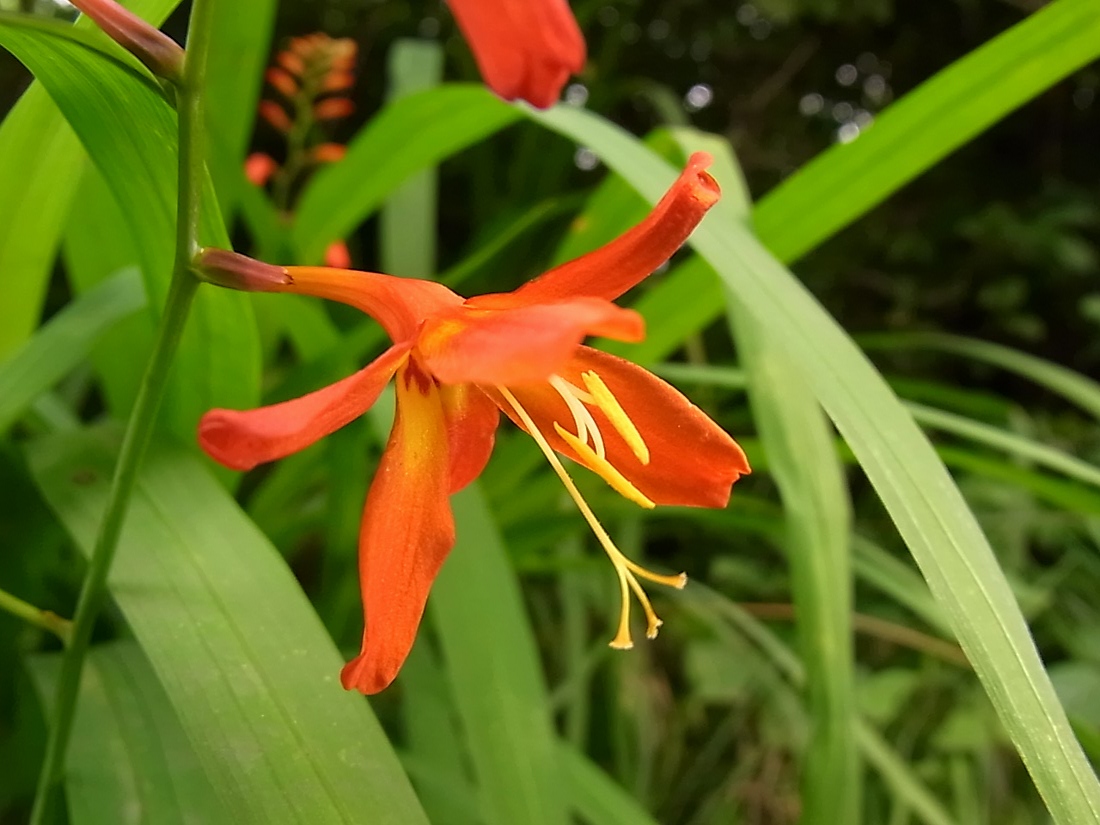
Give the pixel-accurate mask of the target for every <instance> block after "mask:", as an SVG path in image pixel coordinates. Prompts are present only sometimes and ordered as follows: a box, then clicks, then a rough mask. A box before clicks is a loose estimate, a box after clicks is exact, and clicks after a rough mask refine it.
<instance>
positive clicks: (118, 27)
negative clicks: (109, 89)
mask: <svg viewBox="0 0 1100 825" xmlns="http://www.w3.org/2000/svg"><path fill="white" fill-rule="evenodd" d="M72 4H73V5H74V6H76V7H77V8H78V9H79V10H80V11H81V12H83V13H84V14H86V15H88V17H90V18H91V19H92V20H94V21H95V23H96V25H98V26H99V28H100V29H102V30H103V32H104V33H105V34H106V35H107V36H108V37H110V38H111V39H112V40H114V41H115V42H116V43H118V44H119V45H120V46H122V48H124V49H126V51H128V52H130V53H131V54H132V55H134V57H136V58H137V59H138V60H140V61H141V62H142V63H144V64H145V66H146V68H148V69H149V71H151V72H152V73H153V74H155V75H157V76H158V77H163V78H165V79H167V80H170V81H172V82H178V81H179V79H180V77H181V76H182V74H183V57H184V52H183V49H182V48H180V45H179V44H178V43H176V41H174V40H172V38H170V37H168V35H166V34H164V33H163V32H161V31H159V30H158V29H156V28H154V27H153V26H151V25H150V24H148V23H146V22H145V21H144V20H142V19H141V18H140V17H138V16H137V15H135V14H134V13H133V12H131V11H128V10H126V9H124V8H123V7H122V6H120V5H119V4H118V3H116V2H114V0H72Z"/></svg>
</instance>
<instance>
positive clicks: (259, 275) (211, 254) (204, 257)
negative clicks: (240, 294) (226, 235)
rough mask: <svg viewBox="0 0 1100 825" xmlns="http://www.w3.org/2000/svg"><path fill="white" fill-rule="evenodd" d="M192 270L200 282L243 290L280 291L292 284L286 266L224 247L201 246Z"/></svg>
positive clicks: (292, 281)
mask: <svg viewBox="0 0 1100 825" xmlns="http://www.w3.org/2000/svg"><path fill="white" fill-rule="evenodd" d="M193 270H194V272H195V274H196V275H198V276H199V278H200V279H201V280H203V281H206V282H207V283H211V284H217V285H218V286H224V287H228V288H229V289H240V290H243V291H245V292H279V291H281V289H280V287H285V286H287V285H289V284H292V283H294V279H293V278H291V277H290V274H289V273H288V272H287V271H286V267H285V266H274V265H273V264H265V263H264V262H263V261H257V260H256V259H255V258H249V257H248V256H247V255H241V254H240V253H238V252H230V251H229V250H226V249H211V248H207V249H203V250H202V251H201V252H199V254H198V255H197V256H195V261H194V266H193Z"/></svg>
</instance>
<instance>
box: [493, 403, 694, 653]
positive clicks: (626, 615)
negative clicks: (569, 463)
mask: <svg viewBox="0 0 1100 825" xmlns="http://www.w3.org/2000/svg"><path fill="white" fill-rule="evenodd" d="M555 389H557V388H556V387H555ZM497 391H498V392H500V394H501V395H502V396H503V397H504V399H505V400H506V401H507V402H508V403H509V404H511V406H512V409H514V410H515V411H516V415H517V416H519V419H520V421H522V422H523V426H524V427H525V428H526V429H527V432H528V433H529V434H530V435H531V437H532V438H533V439H535V443H536V444H538V445H539V449H540V450H542V453H543V455H545V456H546V460H547V461H549V462H550V466H551V467H553V468H554V472H555V473H557V474H558V478H560V479H561V483H562V484H563V485H564V486H565V490H566V492H568V493H569V497H570V498H572V499H573V501H574V503H575V504H576V505H577V509H579V510H580V511H581V515H582V516H584V520H585V521H587V522H588V526H589V527H590V528H592V532H593V533H594V534H595V535H596V539H597V540H598V541H599V542H600V546H601V547H603V549H604V552H605V553H607V556H608V558H609V559H611V563H612V564H613V565H615V572H616V573H617V574H618V576H619V589H620V591H621V594H622V609H621V611H620V613H619V629H618V632H617V633H616V634H615V638H614V639H612V640H611V642H610V645H611V647H614V648H618V649H622V650H625V649H628V648H630V647H633V646H634V642H633V641H632V640H631V638H630V591H633V592H634V595H635V596H636V597H637V599H638V601H639V602H640V603H641V605H642V609H643V610H644V611H645V615H646V636H647V637H648V638H650V639H652V638H655V637H656V635H657V629H658V628H659V627H660V626H661V620H660V619H659V618H657V614H656V613H655V612H654V610H653V606H652V605H651V604H650V602H649V597H648V596H647V595H646V593H645V591H644V590H643V589H642V586H641V584H640V583H639V582H638V579H637V576H641V577H642V578H644V579H648V580H649V581H653V582H658V583H659V584H665V585H668V586H670V587H675V588H677V589H682V588H683V587H684V585H686V584H687V576H686V575H685V574H684V573H681V574H679V575H678V576H663V575H660V574H658V573H654V572H652V571H650V570H646V569H645V568H644V567H642V566H641V565H639V564H636V563H634V562H633V561H631V560H630V559H628V558H627V557H626V556H624V555H623V553H622V551H621V550H619V548H618V547H616V546H615V543H614V542H613V541H612V540H611V537H610V536H609V535H608V534H607V531H606V530H604V528H603V525H601V524H600V522H599V521H598V520H597V519H596V516H595V514H594V513H593V512H592V508H591V507H589V506H588V502H586V501H585V500H584V498H583V497H582V496H581V494H580V491H579V490H578V489H577V485H576V484H574V483H573V479H572V478H571V477H570V476H569V473H568V472H566V470H565V467H564V466H563V465H562V463H561V461H560V459H559V458H558V456H557V454H556V453H555V452H554V448H553V447H551V446H550V443H549V442H548V441H547V440H546V437H545V436H544V435H543V434H542V432H541V431H540V430H539V428H538V427H537V426H536V425H535V422H534V420H532V418H531V416H530V415H529V414H528V412H527V410H525V409H524V408H523V406H522V405H521V404H520V403H519V401H517V400H516V398H515V396H514V395H512V393H511V392H509V391H508V389H507V388H505V387H500V386H498V387H497ZM559 392H560V390H559ZM563 395H564V394H563Z"/></svg>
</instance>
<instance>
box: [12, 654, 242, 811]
mask: <svg viewBox="0 0 1100 825" xmlns="http://www.w3.org/2000/svg"><path fill="white" fill-rule="evenodd" d="M29 667H30V671H31V675H32V676H33V677H34V681H35V686H36V687H37V688H38V692H39V695H40V697H41V699H42V701H43V705H44V706H45V707H49V704H50V700H51V699H52V698H53V695H54V685H55V684H56V681H57V676H58V671H59V670H60V667H61V658H60V656H59V655H57V654H50V655H44V656H36V657H34V658H32V659H31V660H30V661H29ZM73 733H74V736H73V744H72V747H71V748H70V749H69V753H68V757H67V759H66V763H65V771H66V774H67V776H68V783H67V787H66V794H65V796H66V798H67V800H68V803H69V819H70V821H71V823H72V825H91V823H103V822H113V823H131V822H133V823H137V822H150V823H152V822H155V823H157V825H187V823H197V822H201V823H203V825H228V823H230V822H232V821H233V820H231V819H230V818H229V815H228V813H227V812H226V810H225V808H224V807H223V806H222V804H221V800H220V799H219V798H218V797H217V795H216V794H215V793H214V789H213V787H211V785H210V783H209V782H208V781H207V779H206V774H204V773H203V771H202V767H201V766H200V764H199V761H198V759H197V758H196V757H195V752H194V750H193V749H192V748H191V744H190V742H188V741H187V738H186V736H185V735H184V732H183V729H182V728H181V727H180V723H179V720H178V719H177V718H176V715H175V713H173V712H172V707H171V705H170V704H168V697H167V696H165V694H164V688H162V687H161V686H160V683H159V682H158V681H157V678H156V676H155V674H154V673H153V671H152V669H151V668H150V667H149V662H148V660H147V659H146V658H145V656H144V655H142V652H141V649H140V648H139V647H138V646H137V645H136V644H134V643H133V642H132V641H122V642H111V643H109V644H105V645H100V646H99V647H97V648H95V649H94V650H93V651H92V652H91V654H90V655H89V656H88V662H87V664H86V665H85V668H84V676H83V682H82V683H81V688H80V701H79V703H78V705H77V712H76V718H75V720H74V722H73Z"/></svg>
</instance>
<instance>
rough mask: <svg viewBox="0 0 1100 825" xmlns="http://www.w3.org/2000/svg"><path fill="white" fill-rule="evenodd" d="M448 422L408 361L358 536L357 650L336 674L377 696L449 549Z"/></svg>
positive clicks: (400, 657)
mask: <svg viewBox="0 0 1100 825" xmlns="http://www.w3.org/2000/svg"><path fill="white" fill-rule="evenodd" d="M447 449H448V448H447V421H446V417H445V416H444V413H443V404H442V401H441V399H440V395H439V388H438V386H437V385H436V384H435V382H434V381H432V380H431V379H430V378H428V377H427V376H426V375H424V374H423V373H422V372H420V370H419V368H418V367H417V366H416V365H415V363H414V362H410V364H409V365H408V366H407V367H406V368H404V369H402V370H401V372H400V373H399V374H398V376H397V413H396V416H395V419H394V424H393V430H392V432H391V433H390V439H389V443H388V444H387V445H386V451H385V453H383V455H382V461H381V463H380V464H379V465H378V472H377V473H376V474H375V476H374V481H373V482H372V483H371V488H370V492H369V493H368V494H367V505H366V508H365V510H364V512H363V526H362V529H361V531H360V533H359V582H360V586H361V588H362V592H363V612H364V614H365V618H366V629H365V630H364V632H363V648H362V651H361V652H360V653H359V655H358V656H356V657H355V659H353V660H352V661H351V662H349V663H348V664H347V665H346V666H345V667H344V669H343V670H342V671H341V673H340V681H341V682H342V683H343V685H344V687H345V688H347V689H348V690H352V689H354V690H358V691H361V692H362V693H367V694H370V693H377V692H378V691H380V690H382V689H383V688H385V687H386V686H387V685H389V683H390V682H392V681H393V679H394V677H395V676H397V672H398V670H400V669H401V665H402V664H404V662H405V658H406V657H407V656H408V655H409V649H410V648H411V647H412V644H413V640H414V639H415V638H416V630H417V627H418V626H419V625H420V618H421V616H422V615H423V614H424V605H425V603H426V602H427V599H428V591H429V590H430V589H431V586H432V582H433V581H434V580H435V577H436V574H437V573H439V568H440V567H441V566H442V565H443V561H444V559H446V558H447V554H448V553H449V552H450V551H451V548H452V547H453V546H454V540H455V528H454V518H453V517H452V515H451V508H450V504H449V503H448V501H447V493H448V490H449V487H450V471H449V466H448V465H449V461H448V457H447Z"/></svg>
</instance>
